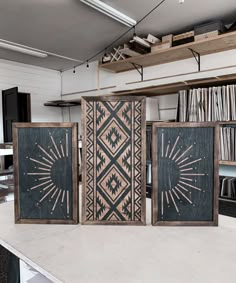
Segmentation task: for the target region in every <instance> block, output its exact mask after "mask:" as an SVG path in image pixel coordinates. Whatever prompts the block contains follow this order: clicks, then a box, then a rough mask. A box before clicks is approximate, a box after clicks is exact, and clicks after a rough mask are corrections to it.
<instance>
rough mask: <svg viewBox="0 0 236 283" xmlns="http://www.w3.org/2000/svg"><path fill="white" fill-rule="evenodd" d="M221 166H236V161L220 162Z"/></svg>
mask: <svg viewBox="0 0 236 283" xmlns="http://www.w3.org/2000/svg"><path fill="white" fill-rule="evenodd" d="M219 164H220V165H229V166H232V165H233V166H236V161H230V160H219Z"/></svg>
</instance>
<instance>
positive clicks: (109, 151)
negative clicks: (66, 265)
mask: <svg viewBox="0 0 236 283" xmlns="http://www.w3.org/2000/svg"><path fill="white" fill-rule="evenodd" d="M144 104H145V100H144V98H142V97H141V98H132V99H130V98H129V99H124V98H122V100H119V99H117V98H114V97H113V98H109V99H108V98H106V99H103V98H99V99H98V98H94V97H85V98H83V99H82V109H83V111H82V112H83V125H84V128H83V139H84V140H83V165H84V167H83V168H84V170H83V215H82V218H83V223H84V224H136V225H138V224H145V185H144V172H145V170H144V156H145V155H144V154H143V152H145V150H144V142H143V141H144V140H143V138H144V135H143V131H144V130H145V116H144V110H143V109H144Z"/></svg>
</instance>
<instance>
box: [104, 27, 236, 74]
mask: <svg viewBox="0 0 236 283" xmlns="http://www.w3.org/2000/svg"><path fill="white" fill-rule="evenodd" d="M234 48H236V31H234V32H229V33H225V34H222V35H218V36H216V37H212V38H208V39H203V40H199V41H194V42H191V43H187V44H183V45H179V46H175V47H171V48H168V49H164V50H159V51H158V52H153V53H148V54H145V55H139V56H136V57H131V58H128V59H124V60H120V61H116V62H110V63H106V64H100V68H101V69H104V70H107V71H111V72H115V73H119V72H125V71H129V70H133V69H134V66H133V64H137V65H139V66H142V67H149V66H154V65H160V64H165V63H169V62H174V61H178V60H183V59H188V58H191V57H193V54H192V51H194V52H197V53H199V54H200V56H201V55H207V54H212V53H216V52H221V51H226V50H230V49H234ZM191 50H192V51H191Z"/></svg>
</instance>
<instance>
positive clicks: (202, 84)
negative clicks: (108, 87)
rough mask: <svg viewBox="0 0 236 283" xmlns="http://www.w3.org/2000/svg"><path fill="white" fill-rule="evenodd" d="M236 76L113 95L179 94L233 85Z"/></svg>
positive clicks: (153, 87)
mask: <svg viewBox="0 0 236 283" xmlns="http://www.w3.org/2000/svg"><path fill="white" fill-rule="evenodd" d="M235 81H236V74H231V75H223V76H217V77H211V78H205V79H196V80H186V81H180V82H176V83H171V84H165V85H159V86H151V87H143V88H136V89H131V90H130V89H129V90H121V91H114V92H113V95H120V96H122V95H136V96H147V97H151V96H159V95H168V94H173V93H177V92H178V91H180V90H186V89H190V88H198V87H200V88H202V87H210V86H212V85H213V84H214V86H219V85H222V84H231V83H235Z"/></svg>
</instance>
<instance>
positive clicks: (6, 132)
mask: <svg viewBox="0 0 236 283" xmlns="http://www.w3.org/2000/svg"><path fill="white" fill-rule="evenodd" d="M2 115H3V137H4V143H9V142H12V123H14V122H31V106H30V94H29V93H23V92H18V87H14V88H10V89H7V90H3V91H2ZM12 164H13V160H12V156H5V168H8V167H9V166H11V165H12Z"/></svg>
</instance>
